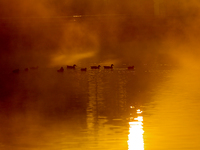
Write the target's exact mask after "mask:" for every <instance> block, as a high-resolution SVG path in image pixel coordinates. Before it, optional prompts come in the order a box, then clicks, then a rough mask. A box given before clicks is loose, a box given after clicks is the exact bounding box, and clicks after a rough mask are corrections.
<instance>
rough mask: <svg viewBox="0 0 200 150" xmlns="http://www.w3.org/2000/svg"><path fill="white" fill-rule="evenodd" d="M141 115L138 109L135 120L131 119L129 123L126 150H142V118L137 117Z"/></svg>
mask: <svg viewBox="0 0 200 150" xmlns="http://www.w3.org/2000/svg"><path fill="white" fill-rule="evenodd" d="M141 113H142V111H140V109H138V110H137V112H136V114H138V116H137V117H136V118H134V117H131V118H130V122H129V135H128V150H144V140H143V133H144V130H143V126H142V125H143V123H142V121H143V116H139V115H140V114H141Z"/></svg>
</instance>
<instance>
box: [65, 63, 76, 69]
mask: <svg viewBox="0 0 200 150" xmlns="http://www.w3.org/2000/svg"><path fill="white" fill-rule="evenodd" d="M75 67H76V65H75V64H74V65H73V66H67V69H75Z"/></svg>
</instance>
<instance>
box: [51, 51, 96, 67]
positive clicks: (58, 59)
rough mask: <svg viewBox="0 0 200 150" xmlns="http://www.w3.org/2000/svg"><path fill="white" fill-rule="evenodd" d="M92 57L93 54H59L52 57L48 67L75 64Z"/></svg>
mask: <svg viewBox="0 0 200 150" xmlns="http://www.w3.org/2000/svg"><path fill="white" fill-rule="evenodd" d="M94 55H95V52H85V53H77V54H73V55H65V54H60V55H56V56H53V58H52V61H51V65H50V66H56V65H66V64H70V63H74V62H77V61H79V60H81V59H84V58H88V57H92V56H94Z"/></svg>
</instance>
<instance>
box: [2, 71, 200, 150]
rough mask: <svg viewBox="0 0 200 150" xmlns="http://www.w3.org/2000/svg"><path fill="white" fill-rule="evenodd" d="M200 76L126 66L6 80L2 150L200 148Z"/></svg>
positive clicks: (27, 74) (37, 73)
mask: <svg viewBox="0 0 200 150" xmlns="http://www.w3.org/2000/svg"><path fill="white" fill-rule="evenodd" d="M199 75H200V73H199V71H198V70H188V71H187V72H186V71H185V70H184V69H175V70H169V69H154V70H140V71H137V70H136V71H130V70H127V69H126V68H115V69H113V70H112V71H111V70H106V71H105V70H88V71H86V72H80V71H79V70H65V71H64V73H57V72H56V71H55V70H53V69H46V70H45V69H44V70H40V69H39V70H35V71H32V72H31V71H30V72H20V73H19V74H8V75H7V76H6V79H7V80H3V79H2V83H3V88H2V92H1V100H0V149H2V150H11V149H12V150H13V149H15V150H103V149H104V150H169V149H170V150H173V149H174V150H178V149H181V150H191V149H195V150H197V149H200V144H199V142H198V141H199V138H200V130H199V129H200V121H199V120H200V117H199V115H200V110H199V107H200V102H199V99H200V92H199V89H200V88H199V86H200V84H199V83H200V78H199Z"/></svg>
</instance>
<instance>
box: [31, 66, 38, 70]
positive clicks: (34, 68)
mask: <svg viewBox="0 0 200 150" xmlns="http://www.w3.org/2000/svg"><path fill="white" fill-rule="evenodd" d="M30 69H32V70H36V69H38V66H36V67H30Z"/></svg>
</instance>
